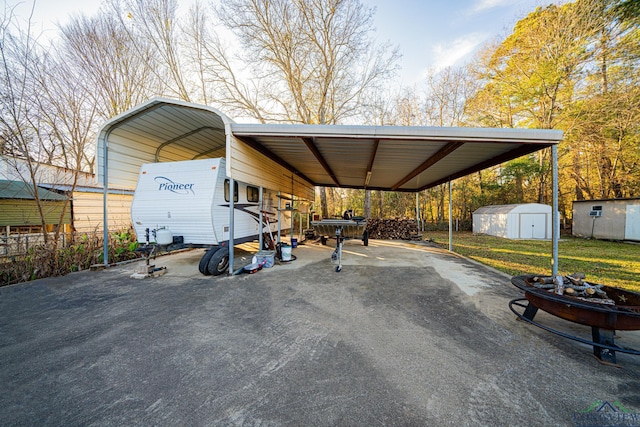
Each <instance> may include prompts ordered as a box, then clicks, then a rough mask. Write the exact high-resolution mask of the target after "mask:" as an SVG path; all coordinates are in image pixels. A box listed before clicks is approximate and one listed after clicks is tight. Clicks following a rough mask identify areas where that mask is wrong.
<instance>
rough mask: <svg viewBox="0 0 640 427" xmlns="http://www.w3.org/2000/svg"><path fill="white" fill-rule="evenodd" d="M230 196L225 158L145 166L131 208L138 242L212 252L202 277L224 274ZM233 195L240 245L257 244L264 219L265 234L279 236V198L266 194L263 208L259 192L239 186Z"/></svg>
mask: <svg viewBox="0 0 640 427" xmlns="http://www.w3.org/2000/svg"><path fill="white" fill-rule="evenodd" d="M230 194H231V191H230V180H229V178H227V176H226V173H225V159H224V158H217V159H203V160H187V161H179V162H162V163H147V164H143V165H142V166H141V168H140V173H139V176H138V183H137V186H136V191H135V194H134V196H133V202H132V203H131V222H132V223H133V227H134V229H135V232H136V235H137V237H138V242H139V243H156V244H158V245H169V244H179V245H183V246H184V247H204V248H208V250H207V251H206V252H205V254H204V256H203V257H202V259H201V260H200V265H199V269H200V272H201V273H202V274H205V275H210V274H213V275H218V274H221V273H223V272H225V271H226V269H227V268H228V262H229V248H228V242H229V233H230V232H231V228H230V226H229V225H230V224H229V206H230ZM233 194H234V209H235V210H234V228H233V233H234V241H235V243H242V242H247V241H252V240H256V239H258V237H259V233H260V226H261V219H262V232H263V233H269V232H271V233H273V232H275V231H277V229H278V223H277V218H278V216H277V210H278V206H279V205H278V195H277V194H276V193H275V192H273V191H269V190H264V191H263V195H262V205H260V189H259V188H258V187H255V186H252V185H248V184H244V183H241V182H237V181H235V182H234V190H233ZM263 214H264V215H263ZM265 216H266V217H268V218H269V220H268V221H265ZM281 221H282V223H281V224H280V227H281V229H282V228H288V227H289V221H288V220H286V221H285V220H284V215H283V216H282V218H281Z"/></svg>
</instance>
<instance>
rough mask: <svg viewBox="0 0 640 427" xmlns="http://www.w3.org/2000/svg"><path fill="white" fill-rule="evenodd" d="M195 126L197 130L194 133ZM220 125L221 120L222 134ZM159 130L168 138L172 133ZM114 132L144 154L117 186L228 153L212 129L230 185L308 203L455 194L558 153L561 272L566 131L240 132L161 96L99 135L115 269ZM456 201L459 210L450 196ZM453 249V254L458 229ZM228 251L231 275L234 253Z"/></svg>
mask: <svg viewBox="0 0 640 427" xmlns="http://www.w3.org/2000/svg"><path fill="white" fill-rule="evenodd" d="M187 121H188V122H189V124H191V125H192V127H186V126H187V125H185V122H187ZM211 122H215V125H216V126H213V125H212V124H211ZM145 126H146V127H145ZM178 128H179V129H178ZM159 129H162V130H164V132H165V133H166V135H165V134H163V133H161V132H159ZM115 130H118V131H119V133H121V134H122V135H119V136H118V138H119V140H118V138H116V140H115V141H111V145H112V146H116V147H126V150H128V152H129V154H130V153H131V152H132V151H131V150H132V146H133V148H134V149H135V150H136V151H134V152H135V153H136V154H140V156H139V157H137V158H133V159H131V158H127V161H128V163H129V164H128V168H129V169H128V170H126V169H119V171H120V172H121V173H120V176H119V177H118V179H120V181H121V182H122V181H123V180H127V179H128V181H126V182H127V183H129V184H130V186H134V185H135V183H133V182H132V181H131V179H132V176H135V177H136V179H137V169H139V167H140V165H141V164H142V163H148V162H153V161H156V162H157V161H159V160H160V159H161V153H162V151H163V149H165V148H171V149H173V150H174V151H180V150H182V151H184V152H183V153H182V154H180V153H178V154H175V153H173V154H172V153H169V152H167V154H166V156H168V157H166V160H168V161H171V160H189V159H195V158H198V157H204V156H207V154H210V153H212V152H214V151H220V150H221V149H222V147H221V146H219V145H218V146H216V147H215V148H213V147H212V146H210V145H207V144H208V141H209V140H207V139H206V138H204V137H203V135H202V134H203V133H204V132H205V131H207V130H208V131H212V132H213V131H216V130H217V131H218V133H220V135H221V132H224V141H225V156H226V164H227V175H228V176H229V178H230V179H232V180H241V181H244V182H247V183H250V184H253V185H257V186H260V187H261V188H262V187H263V183H262V182H260V181H261V179H260V177H261V174H262V173H263V172H264V173H271V181H270V184H269V185H270V187H269V188H270V189H271V190H275V191H280V192H282V193H284V194H292V195H295V196H297V197H299V198H300V197H302V198H304V197H303V196H306V197H308V196H309V195H310V194H311V193H310V190H309V188H311V189H313V187H315V186H325V187H341V188H356V189H372V190H383V191H403V192H418V191H421V190H425V189H428V188H431V187H434V186H436V185H440V184H444V183H449V186H450V188H449V190H450V192H451V181H452V180H454V179H457V178H460V177H462V176H466V175H469V174H471V173H474V172H477V171H480V170H483V169H486V168H488V167H491V166H494V165H497V164H500V163H503V162H505V161H508V160H511V159H515V158H517V157H520V156H522V155H526V154H530V153H532V152H535V151H538V150H540V149H543V148H547V147H550V148H551V151H552V175H553V179H552V181H553V190H552V193H553V213H552V215H553V238H552V240H553V254H552V258H553V259H552V270H553V274H556V273H557V265H558V261H557V260H558V241H557V240H558V237H559V221H558V218H557V206H558V199H557V194H558V166H557V162H558V157H557V144H558V143H559V141H560V140H561V139H562V132H561V131H557V130H541V129H491V128H440V127H401V126H331V125H269V124H237V123H235V122H233V120H231V119H229V118H228V117H227V116H225V115H224V114H223V113H221V112H220V111H218V110H216V109H214V108H211V107H209V106H205V105H199V104H194V103H189V102H184V101H177V100H171V99H165V98H153V99H151V100H149V101H147V102H145V103H142V104H140V105H139V106H137V107H134V108H132V109H131V110H128V111H126V112H124V113H122V114H120V115H118V116H116V117H114V118H113V119H111V120H109V121H108V122H106V123H105V125H104V126H103V127H102V128H101V130H100V132H99V135H98V175H99V180H100V181H101V182H102V183H103V185H104V188H105V191H104V196H103V198H104V211H103V215H104V222H103V224H104V248H103V249H104V264H105V265H109V259H108V222H107V218H108V211H107V197H108V193H107V190H106V189H107V188H108V186H109V185H108V184H109V183H110V176H109V160H110V155H109V154H110V138H111V137H112V135H113V132H114V131H115ZM174 130H175V132H174ZM127 138H129V139H127ZM212 139H213V137H212ZM218 139H220V138H218ZM139 141H143V142H142V144H146V147H147V150H148V149H149V147H153V146H154V145H153V144H156V145H155V151H154V153H153V156H152V157H149V154H148V153H143V152H142V151H141V150H140V149H138V148H137V147H138V145H137V144H141V142H139ZM212 142H215V141H213V140H212ZM150 144H151V145H150ZM189 144H190V146H189ZM195 146H197V149H196V148H194V147H195ZM126 150H125V149H124V148H123V149H122V152H120V153H119V155H120V157H122V156H124V155H126V153H127V151H126ZM123 153H125V154H123ZM130 155H131V154H130ZM145 156H146V157H145ZM171 156H174V157H171ZM120 166H123V165H119V167H120ZM123 167H124V166H123ZM134 169H135V172H133V170H134ZM256 169H258V170H259V172H258V173H256V172H255V170H256ZM274 170H275V172H274ZM278 171H283V172H286V173H287V174H288V175H287V177H285V178H286V179H283V176H280V180H279V181H278V178H277V177H278V176H279V175H278V174H279V173H280V172H278ZM354 171H355V172H354ZM274 177H275V178H274ZM121 186H122V185H121ZM272 187H274V188H272ZM449 203H450V209H451V203H452V201H451V197H450V198H449ZM450 216H451V215H450ZM229 217H230V219H229V220H230V226H231V227H233V209H231V212H230V214H229ZM449 245H450V246H449V247H450V249H452V236H451V224H450V237H449ZM229 246H230V249H232V248H233V246H234V236H233V232H231V233H230V239H229ZM229 252H230V266H229V272H230V273H231V272H233V250H230V251H229Z"/></svg>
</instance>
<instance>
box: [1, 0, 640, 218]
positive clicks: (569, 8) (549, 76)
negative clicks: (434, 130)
mask: <svg viewBox="0 0 640 427" xmlns="http://www.w3.org/2000/svg"><path fill="white" fill-rule="evenodd" d="M36 7H37V5H36ZM181 7H183V6H181ZM639 9H640V6H639V2H638V1H637V0H576V1H574V2H571V3H566V4H562V5H549V6H546V7H541V8H537V9H536V10H534V11H532V12H531V13H529V14H528V15H527V16H526V17H524V18H523V19H521V20H520V21H519V22H518V23H517V24H516V26H515V27H514V29H513V31H512V32H511V34H509V35H508V36H507V37H506V38H505V39H504V40H499V41H496V42H495V43H493V44H492V45H489V46H486V47H485V48H484V49H483V50H482V51H481V52H480V53H479V54H478V55H477V56H476V57H475V58H474V59H473V60H472V61H471V62H470V63H469V64H468V65H467V66H464V67H458V68H454V67H451V68H446V69H443V70H439V71H433V72H432V73H430V74H429V75H428V77H427V78H426V79H425V80H424V82H423V83H421V84H418V85H416V86H415V87H412V88H405V89H402V90H400V91H399V92H398V91H397V90H391V89H388V88H389V87H392V86H393V85H391V84H390V83H391V82H392V81H393V77H394V73H395V71H396V70H397V64H398V58H399V53H398V51H397V49H396V48H394V47H393V46H390V45H376V44H375V43H374V41H373V40H374V39H373V31H374V27H373V13H374V9H372V8H370V7H367V6H365V5H363V4H362V2H361V1H360V0H327V1H323V2H318V1H311V0H300V1H295V2H294V1H291V0H268V1H267V0H254V1H249V0H228V1H225V2H222V3H221V4H219V5H218V6H215V7H213V6H205V5H204V3H200V2H195V3H193V4H192V5H191V6H190V7H189V8H188V9H179V7H178V1H177V0H107V1H105V3H104V4H103V6H102V8H101V10H100V11H99V12H98V13H97V14H95V15H94V16H75V17H72V18H71V19H70V21H69V22H68V23H67V24H64V25H62V26H60V27H59V29H58V31H57V32H55V34H53V35H49V36H47V38H45V37H44V35H42V34H37V33H35V32H34V30H33V28H32V27H31V26H30V23H29V22H28V21H25V20H21V19H18V18H17V17H16V16H14V15H13V14H12V9H11V7H7V8H5V13H4V16H3V18H2V20H1V22H0V41H1V43H0V55H1V60H2V68H1V70H0V79H1V80H2V96H1V97H0V103H1V104H0V125H1V126H2V127H1V129H0V153H1V154H3V155H4V156H6V157H7V158H14V159H20V160H21V161H27V162H28V163H29V165H30V169H29V171H28V172H27V173H26V175H28V176H25V177H24V180H25V181H27V182H33V181H34V179H33V178H34V177H35V176H36V175H37V167H38V162H44V163H51V164H57V165H60V166H64V167H67V168H69V169H77V170H83V171H88V172H93V170H94V167H95V140H96V131H97V129H98V128H99V127H100V126H101V125H102V124H104V122H105V121H106V120H108V119H109V118H111V117H113V116H115V115H117V114H119V113H121V112H123V111H126V110H127V109H129V108H131V107H133V106H135V105H137V104H139V103H141V102H143V101H145V100H147V99H149V98H150V97H153V96H167V97H172V98H178V99H182V100H186V101H191V102H197V103H203V104H207V105H211V106H213V107H216V108H218V109H220V110H221V111H224V112H225V113H227V114H228V115H229V116H231V117H233V118H234V119H236V120H238V121H242V120H252V121H257V122H262V123H275V122H279V123H306V124H343V123H358V124H375V125H424V126H480V127H520V128H541V129H561V130H563V131H564V134H565V139H564V141H563V142H562V143H561V145H560V147H559V155H560V210H561V211H562V212H563V213H564V214H565V215H567V216H570V213H571V202H572V201H573V200H575V199H578V200H580V199H592V198H593V199H599V198H614V197H615V198H619V197H638V196H640V129H639V127H640V82H639V78H640V73H639V65H640V64H639V61H640V30H639V28H640V25H638V24H639V23H640V10H639ZM448 194H449V191H448V188H446V187H445V186H439V187H436V188H433V189H430V190H426V191H423V192H421V193H420V194H419V195H418V197H417V202H418V205H419V206H420V210H421V212H422V214H423V217H424V218H425V219H427V220H429V221H437V220H442V219H445V218H446V217H447V216H448V197H449V196H448ZM36 197H37V196H36ZM453 200H454V213H453V215H454V217H455V218H459V219H462V220H464V219H469V218H470V216H471V212H473V211H474V210H475V209H477V208H478V207H480V206H484V205H487V204H505V203H520V202H541V203H550V201H551V180H550V153H549V152H548V151H546V150H543V151H541V152H538V153H535V154H533V155H530V156H525V157H522V158H520V159H517V160H514V161H512V162H509V163H506V164H503V165H500V166H499V167H495V168H492V169H488V170H484V171H482V172H478V173H476V174H473V175H470V176H468V177H465V178H462V179H458V180H456V181H455V182H454V183H453ZM317 205H318V206H319V207H321V209H322V211H323V213H325V214H326V215H327V216H331V215H334V214H339V213H340V212H341V211H342V210H343V209H344V208H346V207H350V208H355V209H356V210H358V209H361V211H362V212H368V213H370V215H371V216H374V217H383V216H387V217H412V216H415V206H416V195H415V194H404V193H394V192H387V193H379V192H373V193H371V192H369V193H367V192H364V191H352V190H340V189H326V191H325V190H324V189H322V190H319V191H318V201H317ZM43 229H44V227H43Z"/></svg>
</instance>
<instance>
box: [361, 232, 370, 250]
mask: <svg viewBox="0 0 640 427" xmlns="http://www.w3.org/2000/svg"><path fill="white" fill-rule="evenodd" d="M362 243H364V245H365V246H369V232H368V231H367V230H364V234H363V235H362Z"/></svg>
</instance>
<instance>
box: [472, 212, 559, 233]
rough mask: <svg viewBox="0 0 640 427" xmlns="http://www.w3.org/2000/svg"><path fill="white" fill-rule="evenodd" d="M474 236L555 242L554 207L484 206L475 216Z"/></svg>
mask: <svg viewBox="0 0 640 427" xmlns="http://www.w3.org/2000/svg"><path fill="white" fill-rule="evenodd" d="M473 232H474V234H488V235H490V236H497V237H504V238H506V239H543V240H544V239H551V237H552V235H553V234H552V233H553V232H552V219H551V206H549V205H543V204H540V203H524V204H513V205H494V206H484V207H481V208H480V209H478V210H476V211H475V212H474V213H473Z"/></svg>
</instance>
